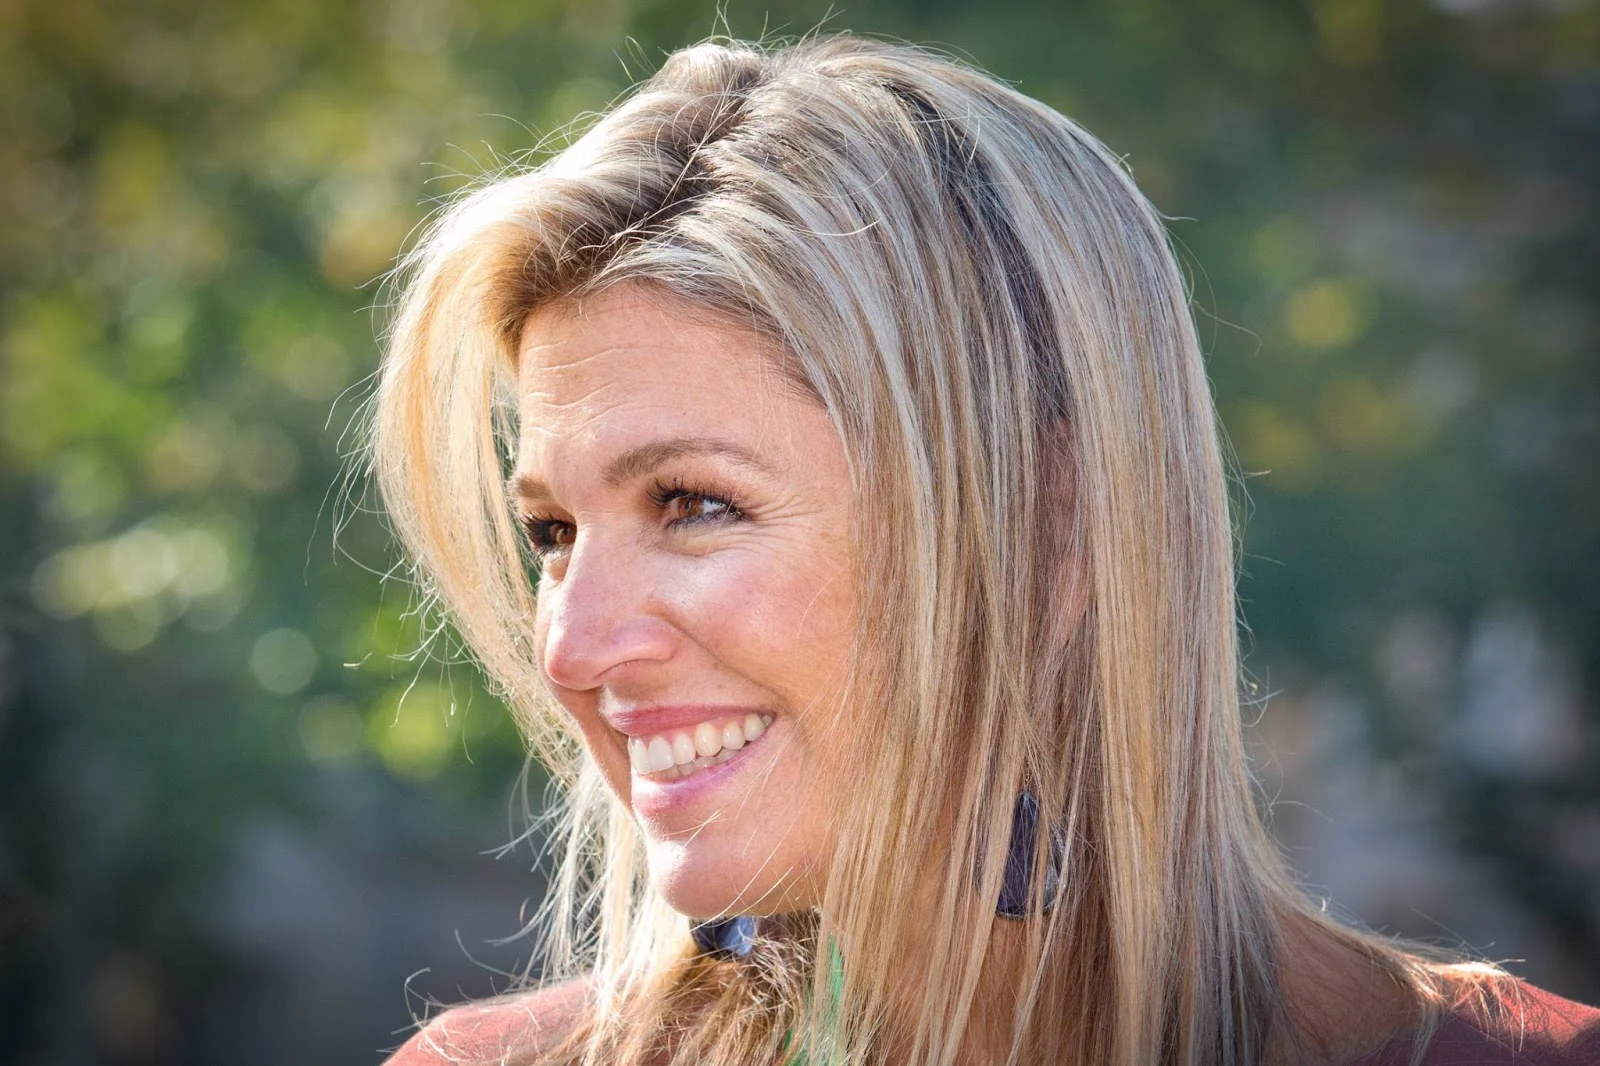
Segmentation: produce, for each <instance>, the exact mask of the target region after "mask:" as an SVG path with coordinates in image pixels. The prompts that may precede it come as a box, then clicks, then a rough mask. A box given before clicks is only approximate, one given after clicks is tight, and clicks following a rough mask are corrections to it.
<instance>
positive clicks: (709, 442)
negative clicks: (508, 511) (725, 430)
mask: <svg viewBox="0 0 1600 1066" xmlns="http://www.w3.org/2000/svg"><path fill="white" fill-rule="evenodd" d="M686 455H695V456H705V455H709V456H714V457H716V458H719V459H726V460H728V461H729V462H732V463H734V464H735V465H737V466H744V467H749V468H750V469H752V470H755V471H757V472H758V473H762V474H768V475H770V474H771V473H772V467H771V466H770V465H769V464H768V463H767V462H766V461H765V460H763V459H762V458H761V457H760V456H758V455H756V454H755V453H754V452H752V451H750V450H749V449H748V448H744V447H741V446H740V445H737V444H734V443H733V442H732V441H726V440H719V439H717V438H716V437H673V438H671V439H668V440H658V441H651V442H650V443H648V444H639V445H635V446H634V447H632V448H629V449H628V450H627V451H625V452H623V453H622V454H621V455H618V456H617V457H616V458H615V459H612V460H611V461H610V462H609V463H607V464H606V466H605V469H604V470H603V471H601V474H600V478H601V480H602V481H604V482H605V484H606V485H607V486H608V487H610V488H616V487H618V486H620V485H623V484H626V483H627V482H629V481H632V480H634V479H635V478H638V477H643V476H644V475H645V474H648V473H650V471H652V470H654V469H656V468H657V467H659V466H662V465H664V464H666V463H670V462H671V461H672V460H674V459H681V458H683V457H684V456H686ZM506 491H507V492H508V493H510V494H511V495H512V496H513V497H520V498H523V499H539V498H548V497H550V496H551V495H552V493H551V492H550V486H549V485H546V484H545V483H544V482H543V481H540V480H539V479H538V478H536V477H534V476H533V475H532V474H528V473H517V474H513V475H512V476H511V477H510V478H509V479H508V480H507V481H506Z"/></svg>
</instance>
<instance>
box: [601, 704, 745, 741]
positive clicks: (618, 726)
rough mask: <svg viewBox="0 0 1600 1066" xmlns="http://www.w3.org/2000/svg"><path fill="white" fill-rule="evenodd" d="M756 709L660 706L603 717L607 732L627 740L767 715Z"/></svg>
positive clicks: (682, 705)
mask: <svg viewBox="0 0 1600 1066" xmlns="http://www.w3.org/2000/svg"><path fill="white" fill-rule="evenodd" d="M770 713H771V712H770V711H766V710H764V709H763V708H760V707H739V706H734V705H732V704H705V703H702V704H688V703H677V704H661V705H658V706H655V707H635V708H632V709H630V710H625V711H606V712H604V717H605V720H606V721H607V722H609V723H610V724H611V728H612V729H615V730H616V731H617V732H619V733H625V734H627V735H628V736H630V737H648V736H652V735H654V734H656V733H665V732H666V731H667V730H669V729H681V728H683V727H685V726H692V725H698V724H700V723H701V722H708V721H712V720H714V719H718V718H733V717H736V716H739V717H742V716H744V715H747V714H770Z"/></svg>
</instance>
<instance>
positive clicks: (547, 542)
mask: <svg viewBox="0 0 1600 1066" xmlns="http://www.w3.org/2000/svg"><path fill="white" fill-rule="evenodd" d="M517 520H518V521H519V522H520V523H521V524H522V531H523V532H524V533H525V534H527V537H528V544H529V545H530V546H531V547H532V548H533V553H534V554H535V555H537V556H539V557H540V558H543V557H545V556H547V555H554V554H555V553H557V552H563V551H566V550H567V549H568V548H570V547H572V542H573V541H574V540H575V539H576V538H577V535H578V531H577V530H576V529H575V528H573V525H572V523H571V522H563V521H561V520H560V519H559V518H543V517H540V516H539V515H519V516H518V518H517Z"/></svg>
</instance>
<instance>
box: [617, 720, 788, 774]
mask: <svg viewBox="0 0 1600 1066" xmlns="http://www.w3.org/2000/svg"><path fill="white" fill-rule="evenodd" d="M771 724H772V715H770V714H746V715H742V716H738V717H730V718H718V719H712V720H710V721H706V722H701V723H700V724H699V725H697V726H695V727H694V728H693V729H671V730H668V731H667V732H665V733H656V734H654V735H652V736H647V737H629V738H628V758H629V761H630V762H631V763H632V764H633V772H634V773H635V774H637V775H639V776H640V777H649V778H653V779H655V780H659V781H676V780H678V779H679V778H683V777H689V776H692V775H694V774H697V773H699V772H700V771H701V770H704V769H705V768H706V767H708V766H715V765H716V764H717V763H720V762H727V761H728V760H729V759H731V758H733V756H734V754H735V753H736V752H738V750H739V749H740V748H742V747H744V746H745V745H746V744H749V743H751V742H752V741H754V740H757V739H758V738H760V736H761V734H762V733H765V732H766V731H767V726H769V725H771Z"/></svg>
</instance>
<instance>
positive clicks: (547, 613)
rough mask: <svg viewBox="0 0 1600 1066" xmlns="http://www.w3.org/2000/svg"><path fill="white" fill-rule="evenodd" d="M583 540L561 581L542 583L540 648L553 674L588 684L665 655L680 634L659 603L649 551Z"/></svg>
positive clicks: (570, 683)
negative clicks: (647, 552) (648, 555)
mask: <svg viewBox="0 0 1600 1066" xmlns="http://www.w3.org/2000/svg"><path fill="white" fill-rule="evenodd" d="M578 540H579V543H577V544H575V545H573V548H572V554H571V555H570V556H569V557H568V558H567V560H566V566H565V568H564V570H563V571H562V573H561V576H560V580H558V581H554V582H551V583H549V584H548V585H543V584H542V585H541V587H540V589H539V599H538V605H539V607H538V609H539V615H540V623H541V625H540V627H539V628H540V630H541V635H542V642H541V644H540V648H539V655H540V665H541V667H542V668H543V670H544V674H545V676H546V677H547V678H549V679H550V681H552V682H553V683H555V684H556V685H559V686H560V687H562V688H565V689H574V690H577V691H588V690H591V689H596V688H599V687H600V686H601V685H603V684H606V683H608V682H610V681H614V680H616V679H617V677H618V675H619V673H621V672H623V671H624V670H626V669H630V668H648V666H649V665H650V664H653V663H664V662H666V661H667V660H668V659H670V658H671V657H672V655H673V652H674V650H675V648H676V646H677V636H676V631H675V630H674V628H673V627H672V625H671V623H670V622H668V621H667V619H666V618H664V617H663V616H662V614H661V613H660V611H659V604H657V603H655V602H654V601H655V597H654V596H653V595H652V592H651V589H652V587H653V582H652V581H651V574H650V567H649V565H648V559H647V558H646V556H645V554H644V553H642V552H638V551H630V550H629V549H628V548H626V547H623V546H620V545H617V546H612V547H608V546H607V545H606V544H604V543H603V542H599V541H595V540H589V541H585V539H584V538H583V537H581V536H580V537H579V538H578Z"/></svg>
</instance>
